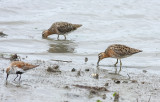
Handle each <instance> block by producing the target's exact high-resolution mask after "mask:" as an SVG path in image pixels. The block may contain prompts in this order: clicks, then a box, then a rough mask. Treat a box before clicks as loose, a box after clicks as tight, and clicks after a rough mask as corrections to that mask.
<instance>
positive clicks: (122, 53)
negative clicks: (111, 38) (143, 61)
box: [97, 44, 142, 70]
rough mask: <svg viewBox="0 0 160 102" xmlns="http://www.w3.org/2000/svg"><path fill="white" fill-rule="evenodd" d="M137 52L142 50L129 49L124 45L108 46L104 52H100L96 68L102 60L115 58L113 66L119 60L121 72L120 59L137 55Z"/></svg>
mask: <svg viewBox="0 0 160 102" xmlns="http://www.w3.org/2000/svg"><path fill="white" fill-rule="evenodd" d="M139 52H142V50H138V49H135V48H131V47H128V46H126V45H121V44H113V45H110V46H109V47H108V48H107V49H106V50H105V52H102V53H100V54H99V55H98V57H99V59H98V62H97V66H98V65H99V62H100V61H101V60H102V59H104V58H108V57H111V58H116V59H117V62H116V63H115V66H116V64H117V63H118V59H119V60H120V70H121V65H122V62H121V59H122V58H125V57H129V56H131V55H133V54H136V53H139Z"/></svg>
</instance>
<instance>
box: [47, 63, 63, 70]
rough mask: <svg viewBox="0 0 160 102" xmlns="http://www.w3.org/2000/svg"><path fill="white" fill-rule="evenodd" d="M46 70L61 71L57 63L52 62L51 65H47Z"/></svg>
mask: <svg viewBox="0 0 160 102" xmlns="http://www.w3.org/2000/svg"><path fill="white" fill-rule="evenodd" d="M47 71H48V72H61V71H60V69H59V65H57V64H54V65H53V66H49V67H48V68H47Z"/></svg>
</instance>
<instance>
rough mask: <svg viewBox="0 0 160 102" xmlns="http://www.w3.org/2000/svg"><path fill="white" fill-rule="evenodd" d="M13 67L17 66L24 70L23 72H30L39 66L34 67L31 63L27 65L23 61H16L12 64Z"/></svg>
mask: <svg viewBox="0 0 160 102" xmlns="http://www.w3.org/2000/svg"><path fill="white" fill-rule="evenodd" d="M11 66H16V67H18V68H19V69H23V70H29V69H32V68H35V67H37V66H39V65H32V64H29V63H25V62H23V61H14V62H12V64H11Z"/></svg>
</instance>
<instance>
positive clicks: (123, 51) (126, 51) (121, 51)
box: [111, 45, 141, 57]
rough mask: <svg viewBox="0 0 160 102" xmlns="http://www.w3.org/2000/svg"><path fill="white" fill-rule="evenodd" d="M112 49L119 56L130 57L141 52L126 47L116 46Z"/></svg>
mask: <svg viewBox="0 0 160 102" xmlns="http://www.w3.org/2000/svg"><path fill="white" fill-rule="evenodd" d="M111 49H112V50H113V51H114V52H115V53H116V54H117V55H119V56H121V57H123V56H130V55H132V54H135V53H138V52H141V50H138V49H134V48H130V47H128V46H125V45H116V46H114V47H111Z"/></svg>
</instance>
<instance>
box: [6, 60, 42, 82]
mask: <svg viewBox="0 0 160 102" xmlns="http://www.w3.org/2000/svg"><path fill="white" fill-rule="evenodd" d="M37 66H39V65H32V64H29V63H25V62H23V61H14V62H12V63H11V64H10V66H9V67H8V68H7V69H6V73H7V77H6V81H7V79H8V76H9V74H17V76H16V78H17V77H18V75H20V76H19V81H20V79H21V74H23V73H24V72H25V71H26V70H29V69H33V68H35V67H37ZM16 78H15V79H14V81H15V80H16Z"/></svg>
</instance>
